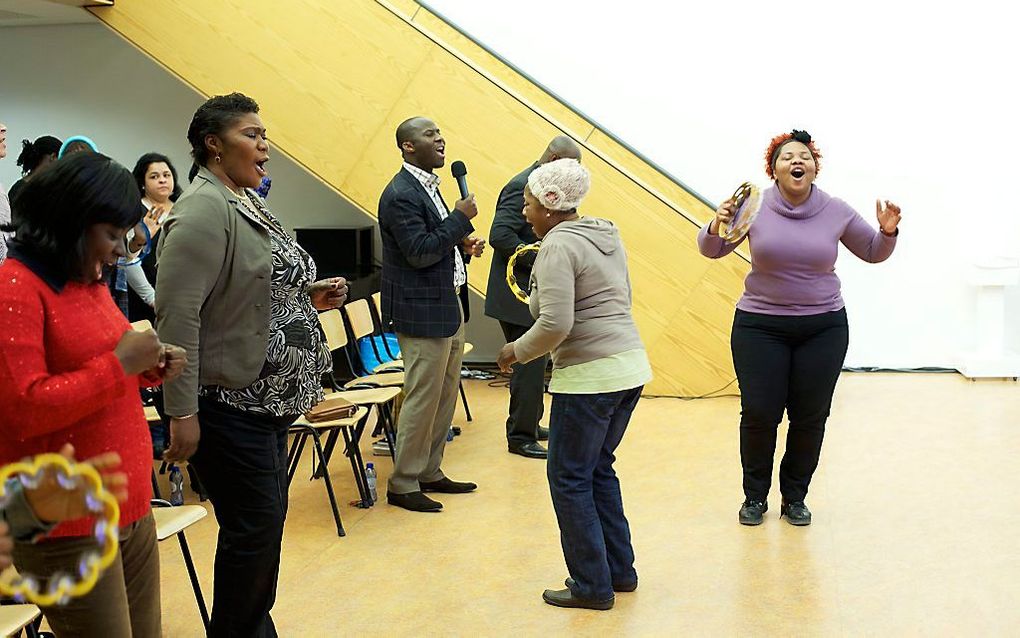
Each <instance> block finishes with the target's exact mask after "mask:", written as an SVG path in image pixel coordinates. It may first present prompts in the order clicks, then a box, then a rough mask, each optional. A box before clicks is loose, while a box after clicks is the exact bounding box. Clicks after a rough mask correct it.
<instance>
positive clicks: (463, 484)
mask: <svg viewBox="0 0 1020 638" xmlns="http://www.w3.org/2000/svg"><path fill="white" fill-rule="evenodd" d="M418 485H420V486H421V491H422V492H439V493H441V494H466V493H468V492H474V491H475V490H477V489H478V486H477V485H475V484H474V483H469V482H467V481H451V480H450V479H448V478H446V477H445V476H444V477H443V478H441V479H439V480H438V481H432V482H431V483H426V482H425V481H418Z"/></svg>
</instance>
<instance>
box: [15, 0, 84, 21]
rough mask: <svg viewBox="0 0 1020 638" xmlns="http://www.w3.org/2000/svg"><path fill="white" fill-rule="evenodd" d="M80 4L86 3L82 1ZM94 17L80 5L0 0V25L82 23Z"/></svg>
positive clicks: (44, 1) (34, 0) (41, 0)
mask: <svg viewBox="0 0 1020 638" xmlns="http://www.w3.org/2000/svg"><path fill="white" fill-rule="evenodd" d="M82 4H87V3H85V2H82ZM95 21H96V19H95V18H94V17H93V16H92V14H90V13H89V12H88V11H86V10H85V9H82V8H81V7H75V6H69V5H67V4H63V3H62V2H57V1H54V2H50V1H49V0H0V27H27V26H39V25H44V24H83V23H91V22H95Z"/></svg>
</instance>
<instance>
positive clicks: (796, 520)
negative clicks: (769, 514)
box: [779, 501, 811, 527]
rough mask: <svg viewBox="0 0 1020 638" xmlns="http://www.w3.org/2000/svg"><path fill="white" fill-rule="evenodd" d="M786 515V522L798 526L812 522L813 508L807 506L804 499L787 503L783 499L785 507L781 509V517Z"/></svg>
mask: <svg viewBox="0 0 1020 638" xmlns="http://www.w3.org/2000/svg"><path fill="white" fill-rule="evenodd" d="M784 516H785V517H786V522H787V523H789V524H790V525H796V526H798V527H801V526H804V525H810V524H811V510H809V509H808V508H807V505H805V504H804V501H794V502H792V503H787V502H786V501H783V507H782V508H780V510H779V518H782V517H784Z"/></svg>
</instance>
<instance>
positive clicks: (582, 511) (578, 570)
mask: <svg viewBox="0 0 1020 638" xmlns="http://www.w3.org/2000/svg"><path fill="white" fill-rule="evenodd" d="M641 389H642V388H641V387H638V388H633V389H630V390H622V391H620V392H607V393H604V394H554V395H553V400H552V412H551V415H550V419H549V459H548V461H547V463H546V470H547V473H548V475H549V491H550V493H551V494H552V502H553V509H554V510H556V520H557V521H558V522H559V526H560V543H561V544H562V546H563V557H564V558H565V559H566V562H567V571H568V572H569V573H570V577H571V578H573V579H574V585H573V587H571V592H572V593H573V595H574V596H576V597H578V598H583V599H585V600H597V601H604V600H608V599H610V598H612V597H613V585H614V584H616V585H630V584H633V583H636V582H637V572H636V571H635V570H634V548H633V547H632V546H631V544H630V526H629V525H628V524H627V518H626V517H625V516H624V515H623V498H622V496H621V495H620V481H619V479H617V478H616V471H615V470H614V469H613V462H614V461H616V457H615V456H614V455H613V452H615V451H616V447H617V446H618V445H620V441H621V440H622V439H623V433H624V432H626V431H627V424H628V423H629V422H630V415H631V413H633V412H634V407H635V406H636V405H637V402H638V399H639V398H641Z"/></svg>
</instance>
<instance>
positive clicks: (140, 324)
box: [131, 319, 152, 332]
mask: <svg viewBox="0 0 1020 638" xmlns="http://www.w3.org/2000/svg"><path fill="white" fill-rule="evenodd" d="M131 329H132V330H136V331H138V332H145V331H146V330H152V322H150V321H149V320H148V319H142V320H141V321H136V322H134V323H132V324H131Z"/></svg>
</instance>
